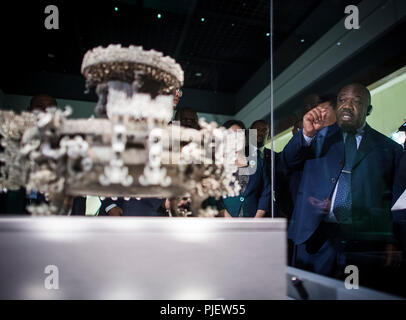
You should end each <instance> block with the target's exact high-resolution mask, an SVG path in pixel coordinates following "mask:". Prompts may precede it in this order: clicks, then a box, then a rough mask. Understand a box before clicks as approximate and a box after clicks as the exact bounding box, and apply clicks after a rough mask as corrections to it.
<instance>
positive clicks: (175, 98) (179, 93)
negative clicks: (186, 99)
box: [172, 89, 182, 110]
mask: <svg viewBox="0 0 406 320" xmlns="http://www.w3.org/2000/svg"><path fill="white" fill-rule="evenodd" d="M181 97H182V91H181V90H180V89H178V90H175V94H174V95H173V104H172V106H173V110H175V109H176V107H177V105H178V103H179V100H180V98H181Z"/></svg>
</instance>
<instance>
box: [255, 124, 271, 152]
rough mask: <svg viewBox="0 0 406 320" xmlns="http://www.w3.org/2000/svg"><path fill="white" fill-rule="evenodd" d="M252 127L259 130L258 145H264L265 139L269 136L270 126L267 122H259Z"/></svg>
mask: <svg viewBox="0 0 406 320" xmlns="http://www.w3.org/2000/svg"><path fill="white" fill-rule="evenodd" d="M252 129H254V130H257V146H258V147H262V146H263V145H264V143H265V139H266V138H267V137H268V133H269V128H268V125H267V124H266V123H265V122H262V121H260V122H257V123H255V124H254V125H253V126H252Z"/></svg>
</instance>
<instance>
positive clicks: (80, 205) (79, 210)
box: [71, 197, 86, 216]
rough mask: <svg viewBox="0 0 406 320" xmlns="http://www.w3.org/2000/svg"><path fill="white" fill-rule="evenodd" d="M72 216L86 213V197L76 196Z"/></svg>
mask: <svg viewBox="0 0 406 320" xmlns="http://www.w3.org/2000/svg"><path fill="white" fill-rule="evenodd" d="M71 215H72V216H84V215H86V197H75V198H74V199H73V204H72V212H71Z"/></svg>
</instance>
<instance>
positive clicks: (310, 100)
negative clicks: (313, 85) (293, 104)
mask: <svg viewBox="0 0 406 320" xmlns="http://www.w3.org/2000/svg"><path fill="white" fill-rule="evenodd" d="M320 103H321V100H320V95H319V94H317V93H312V94H309V95H307V96H305V97H304V98H303V111H304V113H307V112H309V111H310V110H312V109H313V108H315V107H317V106H318V105H319V104H320Z"/></svg>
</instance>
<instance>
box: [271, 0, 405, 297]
mask: <svg viewBox="0 0 406 320" xmlns="http://www.w3.org/2000/svg"><path fill="white" fill-rule="evenodd" d="M306 3H307V2H306ZM308 5H309V7H308V8H302V9H303V11H301V10H299V9H298V8H293V7H288V4H287V3H286V2H278V1H276V2H275V21H276V22H275V50H274V57H275V59H274V62H275V73H274V75H275V78H274V88H275V89H274V95H275V111H274V119H275V140H274V150H275V151H276V152H277V153H278V156H279V157H280V159H281V162H280V165H279V167H278V165H277V167H276V171H275V174H276V179H275V185H276V189H277V190H278V188H279V189H280V190H282V191H279V195H280V197H279V198H277V202H276V204H277V206H278V205H279V207H280V208H281V209H282V211H283V212H284V213H285V214H286V215H287V216H288V217H289V220H290V221H289V222H290V226H289V230H288V238H289V247H290V253H289V257H290V259H289V264H290V265H292V266H294V267H296V268H300V269H304V270H307V271H311V272H314V273H317V274H320V275H325V276H328V277H334V278H337V279H339V280H340V281H343V287H344V286H345V288H349V289H351V288H354V287H356V286H357V284H360V285H361V286H365V287H369V288H374V289H376V290H380V291H385V292H389V293H392V294H396V295H400V296H405V295H406V292H405V290H404V284H405V276H404V275H405V272H404V265H405V258H404V253H405V228H404V225H405V218H404V210H405V209H406V206H405V203H404V201H403V200H402V198H401V199H400V200H398V199H399V197H400V195H401V194H402V193H403V192H404V191H405V177H404V174H405V172H406V170H405V166H404V162H405V157H404V156H403V150H404V143H405V135H404V129H403V127H401V126H402V124H403V123H404V122H405V121H406V120H405V116H406V113H405V108H404V106H403V101H404V90H403V89H404V85H405V65H406V61H405V59H404V57H405V52H406V48H405V45H404V42H403V41H402V40H401V39H402V34H403V32H404V30H405V21H406V20H405V17H406V7H405V6H404V3H401V2H400V1H313V2H312V1H309V2H308ZM278 6H279V10H278ZM284 6H286V7H284ZM292 6H293V3H292ZM288 9H290V10H291V12H292V14H293V15H294V14H303V19H302V20H301V23H300V24H298V25H296V26H294V28H293V29H292V30H293V31H290V32H288V31H287V33H288V34H289V37H288V38H287V39H286V38H285V39H284V41H283V43H282V44H280V45H279V46H278V40H277V39H278V36H279V37H282V34H283V32H282V30H284V28H287V26H288V25H287V24H286V23H284V22H283V20H282V19H283V18H284V14H283V11H284V10H288ZM305 9H306V10H305ZM394 11H396V12H397V14H396V15H393V14H392V12H394ZM278 19H279V22H278ZM278 30H279V32H278ZM402 157H403V158H402ZM278 177H279V179H278ZM286 194H288V195H290V198H289V197H286ZM397 200H398V202H397V203H398V204H397V210H394V209H395V208H393V209H392V206H393V205H394V203H395V202H396V201H397ZM391 209H392V210H391Z"/></svg>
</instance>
